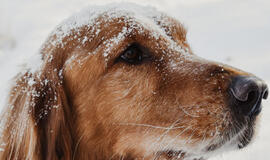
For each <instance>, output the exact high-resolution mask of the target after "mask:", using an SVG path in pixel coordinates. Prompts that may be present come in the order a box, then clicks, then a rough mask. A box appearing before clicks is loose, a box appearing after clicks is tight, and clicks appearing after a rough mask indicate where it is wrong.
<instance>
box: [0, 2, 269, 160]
mask: <svg viewBox="0 0 270 160" xmlns="http://www.w3.org/2000/svg"><path fill="white" fill-rule="evenodd" d="M115 1H116V0H111V1H109V0H99V1H98V0H0V109H1V107H2V106H3V105H4V103H5V99H6V96H7V93H8V88H9V85H10V82H11V79H12V77H14V76H15V75H16V73H18V71H19V70H20V68H21V66H20V65H21V64H22V63H24V62H25V61H27V59H28V58H30V57H32V56H33V54H37V51H38V49H39V47H40V46H41V44H42V43H43V42H44V40H45V39H46V37H47V36H48V35H49V33H50V32H51V31H52V29H53V28H54V27H55V26H56V25H57V24H59V23H60V22H61V21H62V20H63V19H65V18H67V17H69V16H70V15H72V13H74V12H76V11H79V10H80V9H82V8H84V7H86V6H88V5H91V4H95V5H97V4H104V3H108V2H115ZM129 2H134V3H138V4H141V5H151V6H155V7H156V8H157V9H159V10H161V11H164V12H166V13H168V14H169V15H171V16H174V17H176V18H177V19H179V20H180V21H181V22H182V23H184V24H185V26H186V27H187V28H188V41H189V43H190V44H191V47H192V49H193V51H194V53H195V54H197V55H199V56H201V57H204V58H207V59H211V60H216V61H220V62H223V63H226V64H229V65H232V66H234V67H238V68H240V69H242V70H245V71H248V72H251V73H254V74H255V75H257V76H258V77H260V78H262V79H263V80H265V81H266V82H267V83H268V84H269V85H270V1H269V0H166V1H165V0H164V1H162V0H147V1H146V0H129ZM263 106H264V107H263V111H262V118H261V123H260V127H259V132H258V135H257V138H256V139H255V141H254V142H253V144H251V145H250V146H249V147H247V148H245V149H243V150H241V151H237V152H230V153H226V154H224V155H219V156H217V157H214V158H212V159H211V160H255V159H256V160H268V159H270V158H269V157H270V156H269V155H270V125H269V124H270V101H269V100H268V101H264V102H263Z"/></svg>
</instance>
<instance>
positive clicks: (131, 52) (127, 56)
mask: <svg viewBox="0 0 270 160" xmlns="http://www.w3.org/2000/svg"><path fill="white" fill-rule="evenodd" d="M147 57H149V56H148V55H146V54H145V53H144V51H143V50H142V49H141V48H140V46H138V45H131V46H129V47H128V48H127V49H126V50H125V51H124V52H123V53H122V54H121V55H120V59H121V60H123V61H125V62H127V63H130V64H139V63H140V62H142V61H143V59H145V58H147Z"/></svg>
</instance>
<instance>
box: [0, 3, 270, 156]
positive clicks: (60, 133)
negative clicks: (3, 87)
mask: <svg viewBox="0 0 270 160" xmlns="http://www.w3.org/2000/svg"><path fill="white" fill-rule="evenodd" d="M40 55H41V56H42V58H41V63H40V66H39V67H37V68H36V69H35V70H34V69H32V68H29V69H27V70H26V71H24V72H21V73H20V74H19V75H18V76H17V77H16V78H15V80H16V82H15V83H14V86H13V88H12V89H11V92H10V96H9V101H8V104H7V106H6V108H5V110H4V111H3V113H2V117H1V137H0V138H1V139H0V145H1V146H0V148H1V151H0V159H1V160H22V159H27V160H60V159H61V160H73V159H74V160H75V159H76V160H116V159H125V160H135V159H179V160H183V159H185V160H189V159H191V160H193V159H197V160H198V159H207V158H208V157H210V156H211V155H212V154H215V153H217V152H220V151H224V150H227V149H228V150H233V149H237V148H243V147H245V146H246V145H247V144H248V143H249V142H250V141H251V139H252V137H253V135H254V129H255V126H256V124H257V119H258V118H257V117H258V115H259V113H260V111H261V101H262V99H263V98H264V99H266V98H267V94H268V89H267V86H266V84H265V83H264V82H263V81H262V80H260V79H259V78H257V77H255V76H254V75H252V74H250V73H247V72H244V71H241V70H238V69H236V68H232V67H230V66H227V65H224V64H220V63H216V62H212V61H208V60H205V59H202V58H199V57H198V56H196V55H194V54H193V52H192V50H191V48H190V46H189V44H188V42H187V40H186V30H185V28H184V27H183V25H182V24H181V23H180V22H178V21H177V20H176V19H174V18H172V17H169V16H167V15H166V14H164V13H161V12H158V11H156V10H155V9H153V8H149V7H142V6H138V5H135V4H115V5H112V4H111V5H106V6H104V7H94V8H87V9H85V10H83V11H81V12H79V13H77V14H75V15H74V16H72V17H71V18H69V19H67V20H65V21H64V22H63V23H61V24H60V25H58V26H57V28H56V29H55V30H54V31H53V32H52V34H51V35H50V36H49V38H48V39H47V40H46V42H45V43H44V45H43V46H42V48H41V50H40Z"/></svg>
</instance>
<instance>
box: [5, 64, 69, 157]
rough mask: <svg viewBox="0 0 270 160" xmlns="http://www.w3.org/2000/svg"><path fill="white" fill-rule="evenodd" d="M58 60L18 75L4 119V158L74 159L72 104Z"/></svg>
mask: <svg viewBox="0 0 270 160" xmlns="http://www.w3.org/2000/svg"><path fill="white" fill-rule="evenodd" d="M58 63H59V62H58V60H57V59H55V60H54V61H51V60H49V59H44V60H43V66H42V67H41V69H39V70H38V71H35V72H26V73H24V74H22V75H20V76H18V78H17V81H16V84H15V86H14V88H13V89H12V90H11V93H10V99H9V104H8V107H7V108H6V111H5V112H4V115H3V116H4V118H3V120H2V121H1V125H2V126H1V127H3V128H4V129H3V130H2V136H1V137H0V139H2V140H3V141H4V143H5V145H4V147H2V148H3V151H1V152H0V159H47V160H49V159H50V160H57V159H71V157H72V156H71V154H72V146H73V145H72V133H71V126H72V125H71V122H72V120H71V117H72V116H71V115H70V114H71V108H70V107H69V105H68V102H67V96H66V93H65V88H64V86H63V83H62V78H63V77H62V74H61V72H62V70H61V68H60V65H58Z"/></svg>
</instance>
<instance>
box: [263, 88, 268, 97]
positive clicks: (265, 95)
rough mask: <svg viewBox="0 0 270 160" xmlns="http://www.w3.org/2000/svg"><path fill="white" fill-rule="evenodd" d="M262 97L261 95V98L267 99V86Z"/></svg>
mask: <svg viewBox="0 0 270 160" xmlns="http://www.w3.org/2000/svg"><path fill="white" fill-rule="evenodd" d="M262 97H263V99H267V97H268V88H266V90H265V91H264V93H263V96H262Z"/></svg>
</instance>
